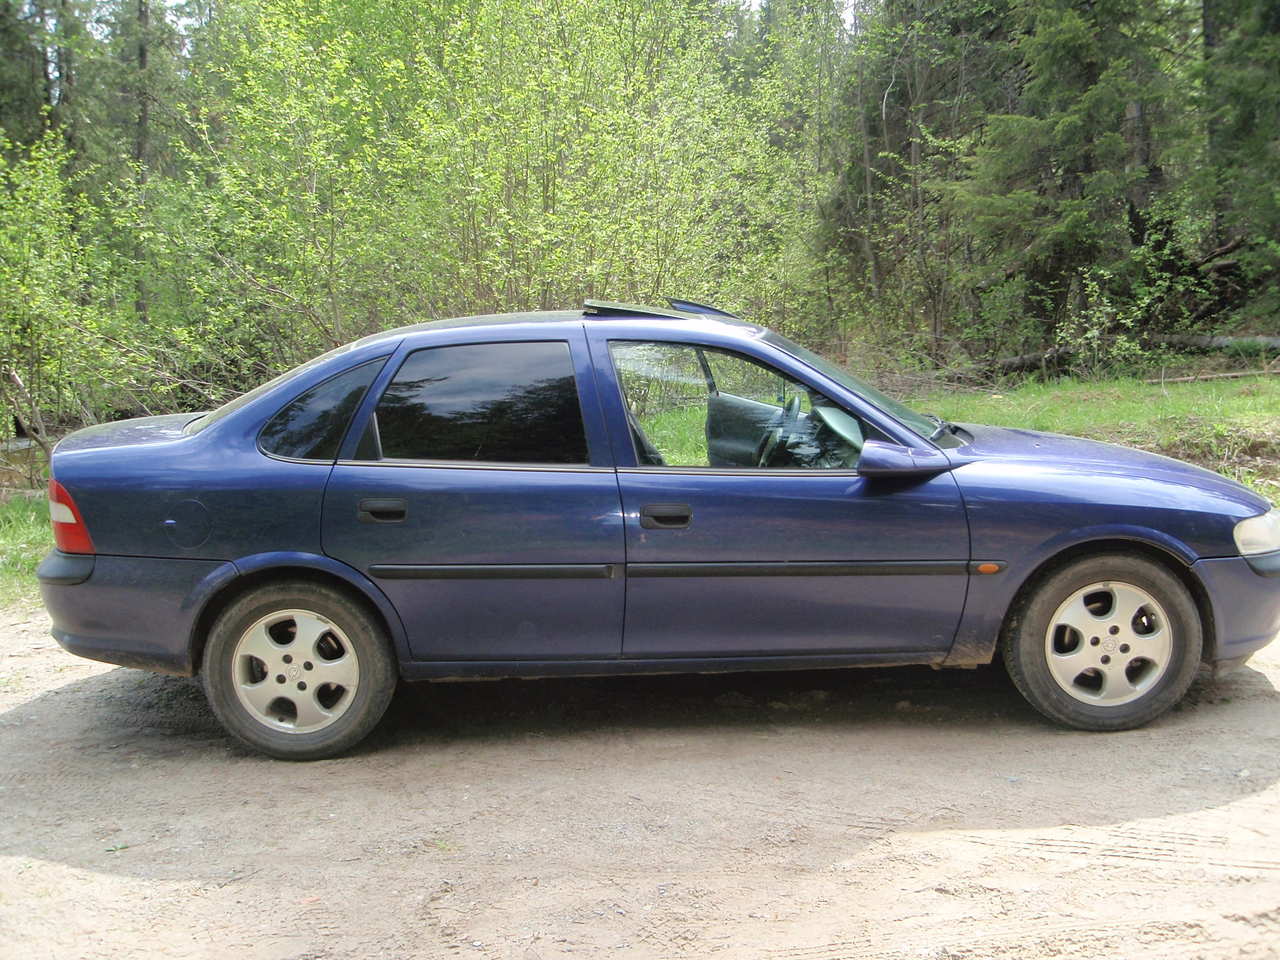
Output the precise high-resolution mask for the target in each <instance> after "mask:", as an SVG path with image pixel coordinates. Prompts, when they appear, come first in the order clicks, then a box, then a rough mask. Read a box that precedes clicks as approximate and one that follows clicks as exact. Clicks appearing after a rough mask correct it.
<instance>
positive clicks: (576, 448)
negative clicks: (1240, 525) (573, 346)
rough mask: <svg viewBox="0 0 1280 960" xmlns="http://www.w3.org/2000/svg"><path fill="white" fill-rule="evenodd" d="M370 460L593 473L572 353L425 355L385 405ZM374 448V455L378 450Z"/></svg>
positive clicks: (505, 348)
mask: <svg viewBox="0 0 1280 960" xmlns="http://www.w3.org/2000/svg"><path fill="white" fill-rule="evenodd" d="M369 433H370V436H366V437H365V440H364V441H363V442H362V444H361V455H362V456H364V457H365V458H367V459H372V458H376V456H377V452H376V443H375V442H374V441H373V440H372V439H371V437H376V438H377V439H378V441H380V443H381V454H382V456H384V457H392V458H397V459H410V460H480V461H489V462H495V463H586V462H587V438H586V433H585V431H584V429H583V426H582V411H581V408H580V407H579V405H578V388H577V384H576V382H575V381H574V377H573V362H572V360H571V359H570V355H569V345H568V344H567V343H562V342H537V343H485V344H474V345H468V346H459V347H434V348H432V349H430V350H419V351H417V352H416V353H412V354H410V355H409V356H408V358H406V359H405V361H404V364H403V365H402V366H401V367H400V370H399V371H398V372H397V373H396V375H395V379H393V380H392V381H391V384H390V385H389V386H388V387H387V390H386V392H385V393H383V395H382V399H380V400H379V401H378V408H377V413H376V417H375V422H374V423H371V424H370V427H369ZM371 448H373V449H371Z"/></svg>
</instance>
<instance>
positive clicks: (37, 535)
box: [0, 491, 53, 603]
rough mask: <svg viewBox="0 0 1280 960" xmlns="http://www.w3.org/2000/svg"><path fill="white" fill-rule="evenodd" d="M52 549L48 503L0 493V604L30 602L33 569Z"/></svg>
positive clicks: (35, 587)
mask: <svg viewBox="0 0 1280 960" xmlns="http://www.w3.org/2000/svg"><path fill="white" fill-rule="evenodd" d="M52 546H53V534H52V532H51V531H50V528H49V501H48V499H47V498H46V497H45V496H44V495H43V493H42V494H41V495H39V496H27V495H25V494H23V493H13V492H11V493H6V492H3V491H0V603H14V602H15V601H19V600H34V599H36V597H38V596H39V594H40V590H39V587H38V585H37V584H36V566H37V565H38V564H39V563H40V559H41V558H42V557H43V556H44V555H45V554H46V553H47V552H48V551H49V549H50V548H51V547H52Z"/></svg>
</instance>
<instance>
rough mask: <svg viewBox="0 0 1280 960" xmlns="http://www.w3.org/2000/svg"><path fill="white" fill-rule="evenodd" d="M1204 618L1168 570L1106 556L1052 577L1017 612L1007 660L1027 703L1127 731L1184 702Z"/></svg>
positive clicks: (1126, 556) (1069, 719)
mask: <svg viewBox="0 0 1280 960" xmlns="http://www.w3.org/2000/svg"><path fill="white" fill-rule="evenodd" d="M1203 643H1204V639H1203V630H1202V627H1201V623H1200V615H1199V612H1198V610H1197V609H1196V605H1195V601H1194V600H1193V599H1192V597H1191V595H1190V593H1189V592H1188V591H1187V588H1186V587H1185V586H1183V584H1182V582H1181V581H1180V580H1179V579H1178V578H1177V577H1176V576H1174V575H1173V574H1172V573H1170V572H1169V571H1168V570H1167V569H1165V568H1164V567H1162V566H1160V565H1159V564H1157V563H1154V562H1152V561H1151V560H1149V559H1147V558H1146V557H1144V556H1141V555H1139V554H1133V553H1111V554H1100V555H1098V556H1093V557H1085V558H1082V559H1080V560H1076V561H1073V562H1071V563H1069V564H1067V565H1066V566H1064V567H1062V568H1061V569H1059V570H1056V571H1054V572H1053V573H1051V574H1049V575H1048V576H1047V577H1045V579H1044V580H1043V581H1041V582H1040V583H1039V584H1037V585H1036V586H1035V587H1034V588H1033V589H1032V590H1031V591H1030V592H1029V594H1028V595H1027V596H1026V597H1025V598H1024V599H1022V600H1021V601H1019V603H1018V605H1017V607H1015V609H1014V610H1013V611H1012V613H1011V615H1010V616H1009V618H1008V621H1007V623H1006V626H1005V630H1004V635H1003V636H1002V638H1001V646H1002V648H1003V650H1004V662H1005V667H1006V668H1007V669H1008V671H1009V676H1010V678H1011V679H1012V680H1013V683H1014V686H1016V687H1017V688H1018V691H1019V692H1020V693H1021V694H1022V695H1023V697H1025V698H1026V699H1027V701H1028V702H1029V703H1030V704H1031V705H1032V706H1033V707H1035V708H1036V709H1037V710H1039V711H1040V712H1041V713H1042V714H1044V715H1045V716H1046V717H1049V718H1050V719H1051V720H1056V721H1058V722H1059V723H1063V724H1066V725H1067V726H1070V727H1075V728H1077V729H1080V730H1128V729H1131V728H1133V727H1139V726H1142V725H1143V724H1145V723H1148V722H1150V721H1151V720H1154V719H1155V718H1156V717H1158V716H1159V715H1160V714H1162V713H1164V712H1165V711H1166V710H1168V709H1169V708H1170V707H1172V706H1173V705H1174V704H1175V703H1177V702H1178V701H1179V700H1181V699H1182V697H1183V695H1184V694H1185V693H1186V692H1187V688H1188V687H1189V686H1190V685H1191V681H1192V680H1193V679H1194V678H1195V675H1196V670H1197V669H1198V668H1199V666H1200V654H1201V649H1202V647H1203Z"/></svg>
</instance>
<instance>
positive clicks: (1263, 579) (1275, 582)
mask: <svg viewBox="0 0 1280 960" xmlns="http://www.w3.org/2000/svg"><path fill="white" fill-rule="evenodd" d="M1192 570H1194V571H1195V572H1196V573H1197V574H1198V575H1199V577H1200V582H1201V583H1203V584H1204V586H1205V590H1206V591H1207V592H1208V594H1209V603H1210V606H1211V607H1212V608H1213V625H1214V633H1215V635H1216V637H1217V643H1216V646H1215V648H1214V650H1213V656H1212V658H1211V659H1212V660H1213V661H1215V662H1218V661H1227V660H1240V659H1242V658H1244V657H1248V656H1249V655H1250V654H1252V653H1255V652H1256V651H1258V650H1260V649H1262V648H1263V647H1265V646H1266V645H1267V644H1268V643H1270V642H1271V641H1272V640H1274V639H1275V638H1276V635H1277V634H1280V577H1276V576H1272V575H1270V574H1269V573H1268V572H1267V571H1260V570H1255V569H1254V566H1253V565H1251V564H1250V562H1249V561H1248V560H1246V559H1244V558H1243V557H1223V558H1221V559H1216V560H1198V561H1196V563H1195V564H1194V566H1193V567H1192Z"/></svg>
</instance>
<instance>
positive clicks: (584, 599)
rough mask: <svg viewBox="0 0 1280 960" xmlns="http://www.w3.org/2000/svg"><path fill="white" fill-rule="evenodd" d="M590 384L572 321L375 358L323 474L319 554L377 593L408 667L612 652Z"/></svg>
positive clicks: (600, 457)
mask: <svg viewBox="0 0 1280 960" xmlns="http://www.w3.org/2000/svg"><path fill="white" fill-rule="evenodd" d="M393 371H394V372H393ZM383 384H385V387H384V386H383ZM594 389H595V387H594V381H593V377H592V374H591V369H590V365H589V359H588V355H587V351H586V348H585V343H584V341H583V337H582V334H581V329H580V328H577V329H576V330H574V331H573V332H571V333H569V334H566V335H564V336H563V337H561V338H559V339H542V340H538V339H526V340H519V341H503V342H479V343H474V342H473V343H454V344H449V345H443V346H430V347H424V348H421V349H412V350H411V349H408V348H402V349H401V351H400V353H399V354H398V355H397V356H396V357H393V358H392V360H391V361H390V362H389V363H388V369H387V371H386V372H384V374H383V375H382V377H380V378H379V381H378V383H375V385H374V389H373V390H372V391H371V392H370V397H369V399H368V400H366V402H365V403H364V405H363V407H362V410H361V412H360V413H358V414H357V418H356V423H355V428H356V431H355V432H354V434H353V436H351V437H349V438H348V440H347V446H346V449H345V451H344V452H345V459H340V460H339V461H338V463H337V464H336V465H335V467H334V469H333V473H332V475H331V477H330V480H329V484H328V487H327V489H326V492H325V501H324V519H323V536H324V548H325V552H326V553H328V554H329V555H330V556H333V557H335V558H337V559H339V560H342V561H344V562H346V563H348V564H350V565H352V566H354V567H356V568H358V569H360V570H361V571H363V572H364V573H366V574H367V575H368V576H369V577H370V578H372V579H373V580H374V581H375V582H376V583H377V584H378V586H379V587H380V588H381V589H382V590H383V591H384V592H385V593H386V595H387V596H388V598H389V599H390V600H391V602H392V603H393V604H394V605H395V607H396V609H397V610H398V611H399V613H400V616H401V619H402V620H403V622H404V626H405V630H406V632H407V634H408V638H409V646H410V650H411V652H412V654H413V656H414V658H415V659H419V660H495V659H497V660H517V659H535V660H540V659H556V658H564V657H575V658H588V659H591V658H606V659H612V658H617V657H618V656H619V653H620V649H621V643H622V612H623V587H624V581H623V576H622V564H623V561H624V544H623V529H622V516H621V505H620V502H619V496H618V486H617V481H616V478H615V474H614V471H613V468H612V462H611V460H610V455H609V452H608V449H607V442H606V440H605V439H604V437H605V434H604V429H603V423H602V419H601V415H600V413H599V404H598V403H597V402H596V400H595V394H594Z"/></svg>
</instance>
